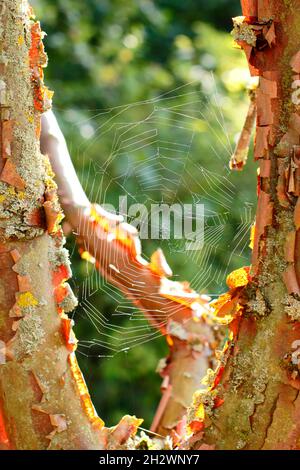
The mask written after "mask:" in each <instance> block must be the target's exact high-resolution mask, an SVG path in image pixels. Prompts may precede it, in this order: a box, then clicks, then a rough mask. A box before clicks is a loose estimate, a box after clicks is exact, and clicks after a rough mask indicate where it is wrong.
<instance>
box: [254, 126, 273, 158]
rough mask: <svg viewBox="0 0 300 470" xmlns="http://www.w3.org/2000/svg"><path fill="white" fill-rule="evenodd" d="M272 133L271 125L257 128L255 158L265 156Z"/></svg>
mask: <svg viewBox="0 0 300 470" xmlns="http://www.w3.org/2000/svg"><path fill="white" fill-rule="evenodd" d="M269 133H270V126H257V128H256V137H255V147H254V157H255V160H258V159H259V158H263V157H264V154H265V151H266V150H267V149H268V136H269Z"/></svg>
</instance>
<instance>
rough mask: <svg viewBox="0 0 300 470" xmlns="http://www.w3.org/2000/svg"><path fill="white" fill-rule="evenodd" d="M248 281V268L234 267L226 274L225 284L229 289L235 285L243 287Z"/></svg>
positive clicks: (235, 286) (234, 287)
mask: <svg viewBox="0 0 300 470" xmlns="http://www.w3.org/2000/svg"><path fill="white" fill-rule="evenodd" d="M248 282H249V268H248V267H243V268H240V269H236V270H235V271H233V272H232V273H230V274H229V275H228V276H227V279H226V284H227V285H228V287H229V288H230V289H236V288H237V287H244V286H246V285H247V284H248Z"/></svg>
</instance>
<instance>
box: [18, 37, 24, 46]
mask: <svg viewBox="0 0 300 470" xmlns="http://www.w3.org/2000/svg"><path fill="white" fill-rule="evenodd" d="M23 44H24V37H23V36H21V35H20V36H19V37H18V45H19V46H22V45H23Z"/></svg>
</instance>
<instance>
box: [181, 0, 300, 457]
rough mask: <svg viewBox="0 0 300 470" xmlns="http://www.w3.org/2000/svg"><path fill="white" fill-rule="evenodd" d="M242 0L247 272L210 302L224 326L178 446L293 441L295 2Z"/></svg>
mask: <svg viewBox="0 0 300 470" xmlns="http://www.w3.org/2000/svg"><path fill="white" fill-rule="evenodd" d="M241 3H242V7H243V14H244V18H241V17H239V18H237V19H236V20H235V29H234V36H235V40H236V41H237V42H238V44H239V45H240V46H241V47H242V48H243V49H244V50H245V53H246V57H247V60H248V63H249V68H250V72H251V74H252V75H258V76H259V86H258V90H257V125H256V142H255V158H256V159H258V160H259V162H261V163H260V168H261V172H260V175H259V178H258V205H257V213H256V228H255V235H254V249H253V256H252V267H251V271H250V276H251V277H250V278H249V282H248V283H247V284H246V285H245V286H244V287H241V288H240V289H239V291H235V294H234V293H233V292H232V290H230V291H229V293H228V294H227V297H224V301H225V303H224V301H223V302H220V301H219V302H217V303H216V314H217V315H222V314H223V312H222V310H224V307H225V306H226V304H227V306H228V309H227V311H226V314H229V315H230V316H229V318H228V322H229V329H230V334H229V337H228V341H227V343H226V345H225V347H224V349H223V352H222V355H221V358H220V363H219V365H218V366H217V368H216V370H215V372H214V374H210V375H209V376H208V377H207V381H208V387H207V389H206V390H205V391H199V392H197V393H196V394H195V395H194V399H193V407H192V408H191V410H190V415H189V423H188V428H187V432H188V435H187V436H186V440H185V441H183V443H182V446H183V447H192V448H194V449H205V448H207V447H210V448H214V449H245V450H251V449H256V450H258V449H286V450H291V449H298V450H299V449H300V421H299V415H300V396H299V390H300V375H299V372H300V365H299V361H297V360H295V357H294V353H293V352H294V348H295V344H297V342H298V341H299V338H300V336H299V335H300V297H299V294H300V291H299V279H300V276H299V193H298V184H299V176H298V171H299V169H298V160H297V154H298V148H299V143H300V132H299V131H300V130H299V126H298V124H297V123H298V120H299V117H300V108H299V104H300V102H299V101H298V82H297V80H298V79H299V76H298V75H295V74H298V73H299V47H300V28H299V25H300V14H299V11H300V10H299V1H298V0H291V1H288V2H287V1H284V0H282V1H278V0H257V1H254V0H247V1H246V0H242V2H241ZM234 300H235V301H234ZM216 400H218V402H219V403H220V404H221V405H220V406H218V407H216V406H215V403H216Z"/></svg>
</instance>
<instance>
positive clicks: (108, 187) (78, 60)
mask: <svg viewBox="0 0 300 470" xmlns="http://www.w3.org/2000/svg"><path fill="white" fill-rule="evenodd" d="M32 4H33V6H34V8H35V12H36V14H37V16H38V18H39V19H40V21H41V23H42V27H43V30H44V31H45V32H46V33H47V36H46V38H45V46H46V50H47V53H48V56H49V66H48V68H47V70H46V72H45V75H46V82H47V85H48V86H49V87H50V88H51V89H52V90H54V91H55V98H54V111H55V113H56V115H57V117H58V120H59V122H60V125H61V127H62V130H63V132H64V135H65V137H66V140H67V142H68V146H69V149H70V151H71V155H72V158H73V161H74V164H75V166H76V169H77V171H78V174H79V177H80V179H81V181H82V183H83V184H84V185H85V187H86V189H87V192H88V194H89V196H90V198H91V200H93V201H95V200H96V201H97V202H99V203H101V202H103V200H102V198H104V199H105V202H112V203H113V202H115V203H116V202H117V198H118V195H119V194H120V192H122V190H123V189H124V188H123V186H122V185H124V187H126V191H127V192H128V194H133V195H134V196H135V197H133V202H134V201H137V200H139V199H138V198H137V195H138V194H139V195H140V194H141V193H140V186H139V185H138V182H137V181H136V180H135V179H134V178H133V177H127V176H128V174H129V176H130V171H131V169H132V167H134V165H137V164H140V166H139V167H140V168H141V171H140V174H139V175H140V178H142V179H143V178H144V180H145V181H147V178H148V179H149V173H150V172H151V171H154V170H155V168H153V167H151V164H148V165H147V164H146V165H143V164H141V163H143V161H144V160H145V158H146V160H147V161H149V160H150V162H151V156H152V155H153V146H151V145H149V146H148V147H147V146H145V148H141V149H139V148H138V146H128V147H126V146H124V147H122V146H121V147H120V146H119V147H118V148H117V151H116V152H112V148H113V143H112V142H113V140H114V139H115V137H116V133H115V131H116V128H118V126H119V127H120V126H122V125H124V123H125V124H126V123H128V122H131V123H140V122H142V124H139V125H138V126H139V127H138V130H137V129H135V127H134V126H133V128H131V129H130V130H129V133H128V139H133V141H134V142H135V143H137V142H138V138H137V136H138V135H139V133H142V132H145V131H147V130H149V127H147V126H148V125H150V126H152V127H154V128H155V129H158V131H159V132H160V133H161V136H162V137H161V138H162V139H163V141H164V142H166V141H168V142H170V143H172V142H173V143H174V142H175V141H176V142H177V144H179V145H182V146H183V145H185V146H186V147H185V148H187V146H188V145H189V144H191V142H192V141H193V146H190V147H189V155H188V159H183V160H182V161H183V162H185V163H184V164H183V165H184V167H183V168H178V167H176V164H177V163H176V162H178V159H177V160H176V159H175V158H173V159H172V155H171V154H170V155H168V158H167V159H166V160H165V162H166V161H168V162H170V166H169V167H168V168H167V170H168V171H169V172H170V173H169V174H171V173H172V174H173V175H178V178H179V177H180V175H181V174H184V171H185V170H186V169H187V170H189V169H190V172H187V173H186V174H185V176H184V178H183V182H182V183H180V184H179V183H178V188H177V189H178V191H177V192H176V194H177V199H178V201H180V202H193V197H194V196H195V194H196V195H197V194H198V193H199V185H197V177H196V176H195V171H196V170H197V168H198V169H199V168H200V167H205V168H208V169H211V170H212V171H213V175H214V178H213V179H212V180H211V179H210V180H208V181H206V186H205V187H203V185H202V186H201V188H202V189H203V191H204V192H205V193H206V194H209V192H210V191H215V193H218V194H219V195H220V196H221V199H222V197H224V198H225V199H226V197H227V195H226V191H227V189H228V190H229V189H230V188H231V189H230V190H231V193H232V194H233V198H231V199H230V201H231V202H230V204H229V206H227V212H226V214H227V222H226V230H225V231H223V232H222V234H221V237H220V238H217V241H216V244H215V246H214V256H211V257H210V258H209V259H208V265H207V275H208V277H209V276H210V273H211V272H219V273H222V277H223V278H222V279H220V276H219V277H218V276H215V277H213V276H211V280H210V281H209V282H208V281H207V279H208V278H207V279H205V282H204V280H203V279H202V278H201V280H199V279H198V281H199V282H198V281H197V259H196V260H191V259H190V258H188V257H187V254H186V253H185V252H184V250H182V249H178V250H176V247H175V245H174V244H173V245H172V246H170V244H164V246H163V248H164V250H165V252H166V255H167V258H168V261H169V263H170V265H171V267H172V269H173V272H174V273H176V276H177V278H178V279H181V280H184V279H185V280H190V281H192V282H191V284H192V286H193V287H194V288H196V289H197V290H201V291H202V292H206V293H209V294H211V293H218V292H221V291H222V290H224V289H225V284H224V280H225V274H226V272H229V271H230V270H232V269H235V268H237V267H239V266H241V265H243V264H247V262H248V258H249V250H248V243H247V241H246V243H244V241H243V243H244V245H243V250H242V252H243V255H244V256H243V257H241V250H237V251H236V252H234V253H233V254H232V247H233V244H234V243H235V242H234V240H235V239H234V237H235V233H236V231H237V230H240V226H241V220H242V224H243V223H244V225H245V226H244V228H243V230H244V232H245V236H246V237H248V233H247V229H248V228H249V223H250V222H251V220H250V219H251V217H252V215H253V212H254V208H255V168H254V165H253V163H251V161H249V163H248V164H247V167H246V169H245V170H244V171H243V172H239V173H238V174H234V175H232V176H228V178H229V179H230V185H231V186H230V185H229V183H226V184H225V186H226V187H225V193H224V177H226V178H227V176H226V175H227V173H226V172H227V168H228V157H229V153H230V146H232V145H233V146H234V141H235V139H236V138H237V135H238V132H239V131H240V129H241V126H242V123H243V119H244V117H245V113H246V109H247V103H248V98H247V93H246V91H245V90H246V85H247V83H248V80H249V75H248V71H247V66H246V61H245V59H244V57H243V54H242V52H241V51H240V50H238V49H237V48H236V47H234V44H233V40H232V37H231V36H230V30H231V17H233V16H237V15H239V14H241V13H240V5H239V1H238V0H209V1H207V0H205V1H203V0H185V1H182V0H156V1H152V0H34V1H32ZM158 97H163V99H162V98H158ZM133 103H136V105H132V104H133ZM127 104H131V106H126V105H127ZM174 107H175V108H176V110H177V111H178V113H176V116H175V120H173V121H172V118H173V117H174V114H172V113H173V110H174ZM158 108H159V109H158ZM153 110H154V111H155V116H154V120H153V122H151V120H150V122H149V123H148V122H147V123H146V124H144V120H145V118H146V117H147V116H149V113H151V112H152V111H153ZM120 111H121V114H120ZM166 122H167V125H166ZM114 148H115V147H114ZM212 149H213V151H212ZM147 152H148V153H147ZM112 154H113V156H114V158H113V159H112V160H111V162H110V164H109V166H105V165H104V164H105V163H106V162H107V159H108V158H109V156H111V155H112ZM175 160H176V161H175ZM179 160H180V159H179ZM181 163H182V162H181ZM167 166H168V165H167ZM104 167H105V171H104V170H103V168H104ZM128 169H130V171H129V170H128ZM124 174H126V178H125V177H124ZM189 175H194V179H193V178H192V177H189ZM224 175H225V176H224ZM175 180H176V178H175ZM168 181H169V182H170V184H171V183H173V182H174V181H173V180H172V178H171V177H170V178H169V180H168ZM226 181H227V180H226ZM175 182H176V181H175ZM100 183H101V188H104V191H100V192H99V185H100ZM167 186H168V183H166V189H167ZM147 188H148V189H147V192H146V193H147V194H146V193H142V197H144V198H145V194H146V197H147V199H149V200H151V201H159V200H163V201H166V202H168V193H167V191H163V187H161V193H160V194H158V193H157V188H156V190H154V189H153V191H151V185H150V186H149V185H148V186H147ZM215 193H214V194H215ZM123 194H124V192H123ZM222 195H223V196H222ZM208 199H209V198H208ZM211 200H213V197H212V198H211ZM139 202H143V199H142V200H139ZM249 207H250V212H249V213H248V216H247V220H246V221H245V220H244V219H243V213H244V212H245V211H247V210H248V209H247V208H249ZM211 208H212V210H213V209H214V206H213V203H212V206H211ZM249 214H250V215H249ZM249 221H250V222H249ZM236 244H237V243H236ZM159 245H160V241H159V240H157V241H155V240H152V241H145V242H144V243H143V250H144V253H145V256H147V255H149V254H150V253H151V252H152V251H153V249H155V247H157V246H159ZM68 247H69V248H70V250H71V253H72V263H73V272H74V280H73V287H74V289H75V291H76V292H77V294H78V296H79V298H80V296H82V286H83V284H84V280H85V279H86V278H87V276H89V275H90V273H89V268H87V266H86V264H85V263H84V262H82V261H81V260H80V258H79V256H78V254H77V251H76V248H75V246H74V240H73V239H72V237H70V239H68ZM208 268H209V269H208ZM210 269H212V271H210ZM223 274H224V276H223ZM193 280H194V281H195V282H194V283H193ZM196 281H197V282H196ZM201 282H202V284H201ZM89 301H90V303H91V304H92V305H93V308H94V311H95V312H97V311H98V312H102V314H103V315H104V316H105V318H106V319H108V321H111V322H112V325H118V326H124V327H128V326H130V321H131V320H132V318H130V317H128V315H125V314H124V315H121V314H119V315H117V316H115V317H114V313H115V312H116V308H117V304H118V302H119V297H118V295H117V293H115V294H114V293H113V291H111V290H110V289H109V288H106V287H105V286H102V287H101V286H100V288H99V286H98V288H97V289H95V290H94V293H93V295H92V296H91V298H90V299H89ZM74 315H75V320H76V335H77V337H78V338H79V340H82V341H83V342H84V341H91V344H92V342H93V341H95V347H94V348H91V349H90V350H87V349H85V348H79V362H80V365H81V367H82V369H83V372H84V374H85V377H86V380H87V383H88V386H89V388H90V391H91V394H92V398H93V401H94V404H95V406H96V408H97V411H98V412H99V414H100V416H101V417H102V418H103V419H104V420H105V421H106V423H107V425H113V424H115V423H116V422H117V421H119V419H120V417H121V416H123V415H124V414H126V413H129V414H135V415H137V416H139V417H143V418H144V419H145V427H148V426H149V425H150V423H151V419H152V417H153V413H154V411H155V408H156V406H157V404H158V401H159V398H160V383H161V378H160V377H159V376H158V374H157V373H156V372H155V369H156V366H157V363H158V360H159V359H160V358H161V357H163V356H165V355H166V354H167V348H166V345H165V340H164V338H160V337H159V338H156V339H155V340H153V341H147V342H145V343H143V344H137V345H136V346H135V347H129V348H128V349H126V350H122V351H121V350H118V347H116V349H115V350H114V352H113V351H112V352H110V351H109V350H108V348H107V347H106V348H105V347H103V343H101V341H98V344H97V346H96V343H97V340H99V338H101V331H100V332H99V329H98V331H97V329H95V324H93V322H92V321H91V319H90V318H88V317H87V315H86V311H85V310H84V308H82V304H81V303H80V304H79V307H78V309H77V310H76V312H75V314H74ZM110 334H111V337H110V338H109V342H111V344H112V345H114V346H115V345H116V344H118V340H119V338H114V331H113V330H111V331H110ZM119 334H120V333H116V335H117V336H118V335H119ZM97 356H102V357H97Z"/></svg>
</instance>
